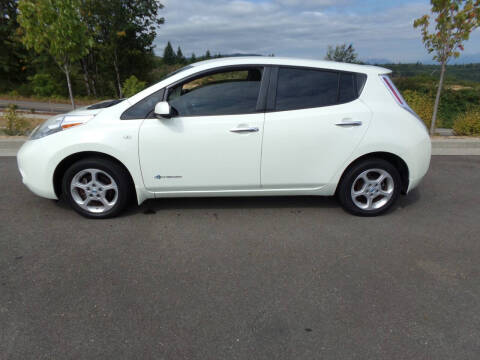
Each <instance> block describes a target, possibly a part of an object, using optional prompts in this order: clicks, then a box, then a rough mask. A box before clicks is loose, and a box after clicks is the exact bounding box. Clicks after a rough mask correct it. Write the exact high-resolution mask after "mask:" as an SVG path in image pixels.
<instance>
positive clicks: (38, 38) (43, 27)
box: [18, 0, 93, 108]
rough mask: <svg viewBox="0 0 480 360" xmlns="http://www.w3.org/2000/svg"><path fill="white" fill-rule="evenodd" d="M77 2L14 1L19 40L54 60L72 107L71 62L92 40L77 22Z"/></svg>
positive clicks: (81, 23)
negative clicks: (17, 10)
mask: <svg viewBox="0 0 480 360" xmlns="http://www.w3.org/2000/svg"><path fill="white" fill-rule="evenodd" d="M80 5H81V3H80V0H20V1H19V3H18V9H19V10H20V14H19V16H18V22H19V24H20V26H21V30H22V32H23V34H22V35H23V36H22V41H23V43H24V44H25V45H26V47H27V48H31V49H34V50H35V52H37V53H43V52H47V53H48V54H50V55H51V56H52V57H53V58H54V59H55V62H56V63H57V64H58V65H59V67H60V68H61V70H62V71H63V72H64V73H65V76H66V78H67V85H68V94H69V96H70V101H71V102H72V107H73V108H75V101H74V98H73V90H72V83H71V79H70V74H71V69H72V63H73V62H75V61H77V60H79V59H81V58H82V57H83V56H84V55H86V54H87V53H88V47H89V46H91V45H92V42H93V40H92V39H91V38H90V37H89V36H88V35H87V29H86V26H85V24H84V23H83V22H82V21H81V17H80V11H79V9H80Z"/></svg>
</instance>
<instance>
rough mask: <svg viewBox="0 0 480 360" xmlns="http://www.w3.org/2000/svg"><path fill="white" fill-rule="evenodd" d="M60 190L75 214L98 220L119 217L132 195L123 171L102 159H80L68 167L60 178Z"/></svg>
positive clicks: (127, 177)
mask: <svg viewBox="0 0 480 360" xmlns="http://www.w3.org/2000/svg"><path fill="white" fill-rule="evenodd" d="M62 191H63V192H62V193H63V194H64V196H65V198H66V199H67V201H68V202H69V203H70V205H71V206H72V208H73V209H74V210H75V211H77V212H78V213H80V214H81V215H83V216H86V217H89V218H97V219H103V218H108V217H113V216H116V215H118V214H119V213H120V212H121V211H122V210H124V209H125V207H126V206H127V204H128V200H129V198H130V196H131V186H130V183H129V176H128V173H127V172H126V170H125V169H124V168H123V167H122V166H120V165H118V164H116V163H114V162H112V161H109V160H106V159H101V158H89V159H83V160H80V161H78V162H76V163H74V164H73V165H71V166H70V167H69V168H68V169H67V171H66V172H65V174H64V176H63V183H62Z"/></svg>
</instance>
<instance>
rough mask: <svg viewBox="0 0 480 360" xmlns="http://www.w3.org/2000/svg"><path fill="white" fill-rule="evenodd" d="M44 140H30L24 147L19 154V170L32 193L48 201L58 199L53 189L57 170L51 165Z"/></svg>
mask: <svg viewBox="0 0 480 360" xmlns="http://www.w3.org/2000/svg"><path fill="white" fill-rule="evenodd" d="M42 140H43V139H39V140H28V141H27V142H25V143H24V144H23V145H22V147H21V148H20V150H19V151H18V154H17V164H18V169H19V170H20V174H21V175H22V182H23V183H24V184H25V186H26V187H27V188H28V189H29V190H30V191H32V192H33V193H34V194H36V195H38V196H41V197H44V198H47V199H58V197H57V195H56V194H55V189H54V187H53V172H54V170H55V169H51V166H50V165H49V155H48V151H47V147H46V145H45V143H44V141H42Z"/></svg>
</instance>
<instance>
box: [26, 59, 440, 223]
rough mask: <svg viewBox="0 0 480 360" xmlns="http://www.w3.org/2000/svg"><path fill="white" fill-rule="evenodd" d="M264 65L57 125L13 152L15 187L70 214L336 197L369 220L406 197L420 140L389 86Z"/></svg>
mask: <svg viewBox="0 0 480 360" xmlns="http://www.w3.org/2000/svg"><path fill="white" fill-rule="evenodd" d="M388 73H390V70H387V69H384V68H380V67H374V66H364V65H353V64H344V63H335V62H326V61H314V60H298V59H283V58H275V57H243V58H241V57H238V58H223V59H216V60H210V61H204V62H199V63H196V64H193V65H189V66H187V67H185V68H183V69H181V70H179V71H177V72H175V73H173V74H171V75H169V76H168V77H166V78H165V79H164V80H162V81H161V82H159V83H157V84H155V85H153V86H151V87H149V88H148V89H146V90H143V91H141V92H140V93H138V94H136V95H135V96H132V97H131V98H128V99H125V100H123V101H122V100H116V101H109V102H103V103H100V104H96V105H92V106H89V107H86V108H82V109H78V110H75V111H72V112H70V113H68V114H64V115H59V116H55V117H53V118H51V119H49V120H47V121H46V122H45V123H44V124H42V125H41V126H39V127H38V128H37V129H36V130H35V131H34V132H33V133H32V135H31V138H30V140H29V141H27V142H26V143H25V144H24V145H23V147H22V148H21V149H20V151H19V153H18V166H19V169H20V172H21V175H22V178H23V182H24V183H25V185H26V186H27V187H28V188H29V189H30V190H31V191H33V192H34V193H35V194H37V195H39V196H43V197H46V198H49V199H58V198H60V197H64V198H65V199H67V201H68V202H69V203H70V204H71V206H72V207H73V208H74V209H75V210H76V211H77V212H79V213H80V214H82V215H85V216H87V217H92V218H105V217H111V216H114V215H117V214H118V213H119V212H120V211H121V210H123V209H124V208H125V207H126V206H127V204H128V201H129V199H130V198H131V197H132V196H136V200H137V202H138V204H141V203H142V202H143V201H144V200H146V199H149V198H163V197H194V196H195V197H207V196H265V195H320V196H331V195H335V194H336V195H337V196H338V199H339V201H340V203H341V204H342V206H343V207H344V208H345V209H346V210H347V211H349V212H351V213H353V214H356V215H365V216H370V215H378V214H381V213H383V212H385V211H386V210H387V209H388V208H390V207H391V206H392V205H393V204H394V202H395V200H396V199H397V197H398V195H399V194H400V193H408V192H409V191H410V190H412V189H413V188H415V187H416V186H417V185H418V183H419V182H420V180H421V179H422V178H423V177H424V175H425V174H426V172H427V170H428V167H429V164H430V154H431V143H430V137H429V135H428V133H427V130H426V128H425V126H424V124H423V122H422V121H421V120H420V119H419V118H418V116H417V115H416V114H415V113H414V112H413V111H412V110H411V109H410V107H409V106H408V105H407V104H406V102H405V100H404V99H403V98H402V96H401V94H400V93H399V91H398V90H397V89H396V88H395V86H394V84H393V83H392V81H391V80H390V79H389V77H388V76H387V74H388Z"/></svg>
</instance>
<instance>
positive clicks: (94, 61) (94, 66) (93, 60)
mask: <svg viewBox="0 0 480 360" xmlns="http://www.w3.org/2000/svg"><path fill="white" fill-rule="evenodd" d="M91 59H92V64H93V68H94V69H95V72H94V74H93V76H92V90H93V96H95V97H97V79H98V66H97V60H96V58H95V55H94V54H93V52H92V53H91Z"/></svg>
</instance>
